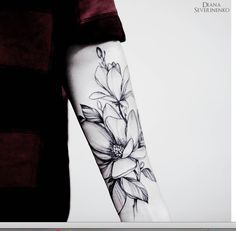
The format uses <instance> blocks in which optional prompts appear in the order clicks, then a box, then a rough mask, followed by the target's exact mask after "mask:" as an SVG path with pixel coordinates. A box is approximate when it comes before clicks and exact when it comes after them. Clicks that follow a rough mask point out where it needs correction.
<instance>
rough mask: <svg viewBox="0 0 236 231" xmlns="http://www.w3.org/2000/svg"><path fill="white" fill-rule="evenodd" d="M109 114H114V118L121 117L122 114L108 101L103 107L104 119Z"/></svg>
mask: <svg viewBox="0 0 236 231" xmlns="http://www.w3.org/2000/svg"><path fill="white" fill-rule="evenodd" d="M108 116H112V117H114V118H117V119H120V115H119V114H118V112H117V111H116V109H115V108H114V107H113V106H111V105H110V104H109V103H106V105H105V107H104V109H103V120H104V121H105V120H106V118H107V117H108Z"/></svg>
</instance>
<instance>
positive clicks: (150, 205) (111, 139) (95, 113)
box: [67, 41, 170, 222]
mask: <svg viewBox="0 0 236 231" xmlns="http://www.w3.org/2000/svg"><path fill="white" fill-rule="evenodd" d="M68 62H69V63H68V75H67V78H68V87H67V91H68V95H69V98H70V101H71V103H72V106H73V108H74V110H75V113H76V115H77V118H78V121H79V123H80V125H81V127H82V130H83V132H84V135H85V137H86V139H87V141H88V144H89V145H90V148H91V150H92V153H93V155H94V158H95V160H96V163H97V165H98V167H99V169H100V172H101V174H102V177H103V179H104V180H105V183H106V185H107V188H108V190H109V193H110V196H111V198H112V201H113V204H114V206H115V208H116V211H117V213H118V215H119V217H120V219H121V221H129V222H131V221H169V220H170V218H169V214H168V211H167V208H166V206H165V204H164V202H163V200H162V198H161V195H160V192H159V188H158V183H157V180H156V177H155V174H154V172H153V170H152V167H151V165H150V162H149V159H148V156H147V152H146V147H145V142H144V138H143V132H142V129H141V125H140V120H139V114H138V109H137V105H136V102H135V97H134V94H133V91H132V86H131V81H130V76H129V70H128V67H127V63H126V60H125V57H124V54H123V50H122V47H121V44H120V42H115V41H114V42H105V43H102V44H97V45H89V46H83V47H73V48H72V50H71V52H70V54H69V57H68Z"/></svg>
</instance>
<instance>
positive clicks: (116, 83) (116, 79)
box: [107, 68, 122, 100]
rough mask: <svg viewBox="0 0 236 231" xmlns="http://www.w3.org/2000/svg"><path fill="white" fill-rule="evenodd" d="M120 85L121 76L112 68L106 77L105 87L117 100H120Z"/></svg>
mask: <svg viewBox="0 0 236 231" xmlns="http://www.w3.org/2000/svg"><path fill="white" fill-rule="evenodd" d="M121 84H122V76H121V74H120V73H119V72H118V71H117V69H116V68H112V69H111V70H110V71H109V72H108V75H107V85H108V87H109V89H110V91H111V93H112V94H113V95H114V96H115V97H116V99H117V100H120V98H121Z"/></svg>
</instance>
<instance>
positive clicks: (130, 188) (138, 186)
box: [120, 177, 148, 203]
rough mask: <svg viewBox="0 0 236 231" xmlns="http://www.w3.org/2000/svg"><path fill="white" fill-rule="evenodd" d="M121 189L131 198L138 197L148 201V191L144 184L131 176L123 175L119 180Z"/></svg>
mask: <svg viewBox="0 0 236 231" xmlns="http://www.w3.org/2000/svg"><path fill="white" fill-rule="evenodd" d="M120 183H121V187H122V189H123V190H124V191H125V192H126V194H127V195H128V196H129V197H130V198H132V199H139V200H142V201H145V202H147V203H148V192H147V190H146V188H145V187H144V185H143V184H142V183H141V182H140V181H138V180H135V179H133V178H128V177H123V178H121V180H120Z"/></svg>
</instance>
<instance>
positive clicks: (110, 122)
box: [105, 116, 126, 143]
mask: <svg viewBox="0 0 236 231" xmlns="http://www.w3.org/2000/svg"><path fill="white" fill-rule="evenodd" d="M105 124H106V126H107V127H108V129H109V130H110V131H111V133H112V134H113V136H114V138H115V140H116V142H117V143H125V142H126V135H125V128H126V123H125V121H124V120H123V119H117V118H114V117H112V116H108V117H107V118H106V120H105Z"/></svg>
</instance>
